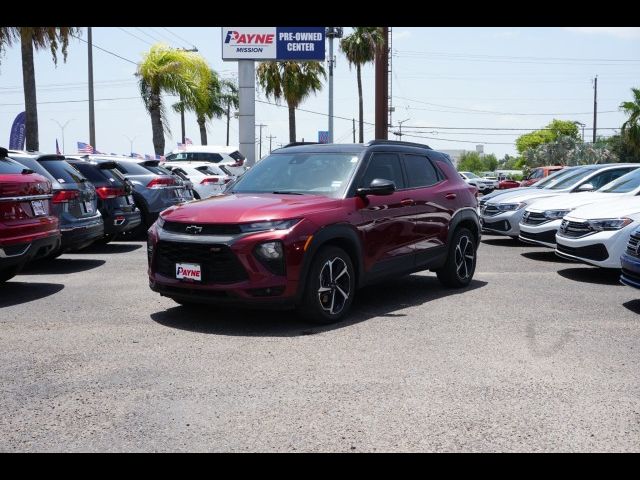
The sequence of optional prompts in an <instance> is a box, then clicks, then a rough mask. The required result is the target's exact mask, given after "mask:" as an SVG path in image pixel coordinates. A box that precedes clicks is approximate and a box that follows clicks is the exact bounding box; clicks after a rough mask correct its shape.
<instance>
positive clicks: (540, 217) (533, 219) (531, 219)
mask: <svg viewBox="0 0 640 480" xmlns="http://www.w3.org/2000/svg"><path fill="white" fill-rule="evenodd" d="M548 221H549V219H548V218H547V217H545V216H544V213H542V212H528V211H525V212H524V215H523V216H522V223H525V224H527V225H540V224H542V223H546V222H548ZM554 234H555V232H554Z"/></svg>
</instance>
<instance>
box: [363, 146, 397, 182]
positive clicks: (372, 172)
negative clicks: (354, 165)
mask: <svg viewBox="0 0 640 480" xmlns="http://www.w3.org/2000/svg"><path fill="white" fill-rule="evenodd" d="M376 178H380V179H384V180H391V181H392V182H393V183H395V184H396V189H397V190H400V189H402V188H405V184H404V178H403V177H402V167H401V166H400V157H399V156H398V154H396V153H374V154H373V156H372V157H371V160H369V165H367V170H366V171H365V172H364V177H363V178H362V180H361V181H360V186H361V187H368V186H369V185H371V182H372V181H373V180H375V179H376Z"/></svg>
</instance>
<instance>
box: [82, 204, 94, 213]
mask: <svg viewBox="0 0 640 480" xmlns="http://www.w3.org/2000/svg"><path fill="white" fill-rule="evenodd" d="M84 209H85V210H86V211H87V213H93V202H84Z"/></svg>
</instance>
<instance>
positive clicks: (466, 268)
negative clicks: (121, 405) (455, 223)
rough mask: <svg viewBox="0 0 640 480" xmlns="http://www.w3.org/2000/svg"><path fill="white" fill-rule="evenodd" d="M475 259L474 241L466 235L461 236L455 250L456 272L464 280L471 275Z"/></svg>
mask: <svg viewBox="0 0 640 480" xmlns="http://www.w3.org/2000/svg"><path fill="white" fill-rule="evenodd" d="M474 259H475V252H474V251H473V243H472V242H471V240H469V237H467V236H466V235H464V236H462V237H460V240H458V244H457V245H456V251H455V263H456V273H457V274H458V277H459V278H460V279H462V280H464V279H466V278H469V276H471V274H472V272H473V262H474Z"/></svg>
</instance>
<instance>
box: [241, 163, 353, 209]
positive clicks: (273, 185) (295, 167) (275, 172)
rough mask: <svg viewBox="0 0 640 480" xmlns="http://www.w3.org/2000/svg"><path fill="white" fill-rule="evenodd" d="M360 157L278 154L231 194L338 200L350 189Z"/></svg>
mask: <svg viewBox="0 0 640 480" xmlns="http://www.w3.org/2000/svg"><path fill="white" fill-rule="evenodd" d="M357 164H358V156H357V155H354V154H353V153H293V154H287V153H278V154H272V155H270V156H268V157H266V158H265V159H263V160H261V161H260V162H258V163H257V164H256V165H255V166H254V167H253V168H252V169H250V170H249V171H247V172H246V173H245V174H244V175H243V176H242V177H240V179H239V180H238V181H237V182H236V183H235V184H234V186H233V188H232V189H231V193H274V192H278V193H288V194H296V193H298V194H305V193H306V194H311V195H326V196H328V197H333V198H338V197H340V196H342V195H343V194H344V192H345V189H346V188H347V184H348V183H349V179H350V178H351V176H352V175H353V172H354V170H355V167H356V165H357Z"/></svg>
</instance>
